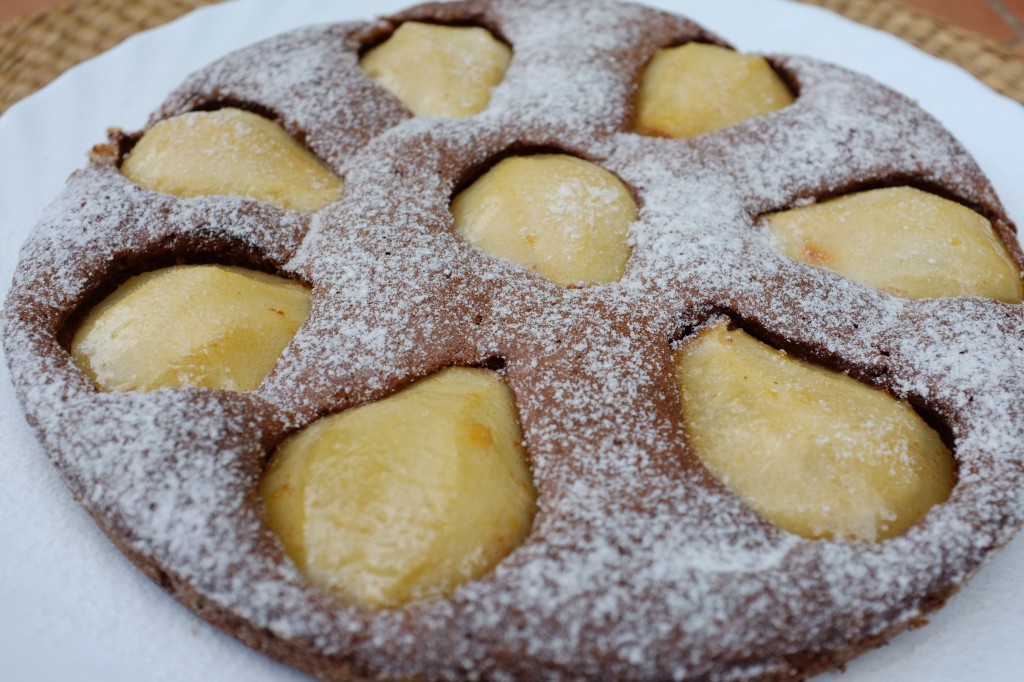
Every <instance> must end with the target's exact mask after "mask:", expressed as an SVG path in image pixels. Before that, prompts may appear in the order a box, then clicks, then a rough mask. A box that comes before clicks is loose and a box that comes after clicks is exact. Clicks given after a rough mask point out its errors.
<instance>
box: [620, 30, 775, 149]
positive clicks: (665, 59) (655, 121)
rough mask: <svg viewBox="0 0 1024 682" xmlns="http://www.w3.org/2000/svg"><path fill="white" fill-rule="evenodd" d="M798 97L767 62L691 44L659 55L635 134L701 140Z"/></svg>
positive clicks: (646, 75) (649, 70) (642, 91)
mask: <svg viewBox="0 0 1024 682" xmlns="http://www.w3.org/2000/svg"><path fill="white" fill-rule="evenodd" d="M792 103H793V95H792V94H791V93H790V91H789V88H787V87H786V84H785V83H783V82H782V79H781V78H779V76H778V74H776V73H775V71H773V70H772V67H771V66H770V65H769V64H768V62H767V61H765V59H764V58H763V57H755V56H752V55H745V54H740V53H739V52H735V51H733V50H729V49H726V48H724V47H719V46H717V45H707V44H704V43H686V44H685V45H681V46H679V47H671V48H665V49H661V50H658V51H657V52H656V53H655V54H654V57H652V58H651V60H650V61H649V62H648V63H647V66H646V67H645V69H644V72H643V75H642V76H641V80H640V88H639V91H638V93H637V101H636V124H635V125H636V130H637V132H639V133H642V134H644V135H656V136H659V137H677V138H682V137H696V136H697V135H703V134H704V133H710V132H713V131H715V130H720V129H722V128H727V127H729V126H731V125H735V124H736V123H739V122H740V121H745V120H747V119H749V118H754V117H756V116H763V115H764V114H767V113H770V112H772V111H776V110H778V109H782V108H783V107H786V106H789V105H790V104H792Z"/></svg>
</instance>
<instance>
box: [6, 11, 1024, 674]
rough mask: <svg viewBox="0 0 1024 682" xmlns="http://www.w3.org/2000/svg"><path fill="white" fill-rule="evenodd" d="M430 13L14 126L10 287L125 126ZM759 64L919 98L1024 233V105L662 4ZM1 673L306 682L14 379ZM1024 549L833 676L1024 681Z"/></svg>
mask: <svg viewBox="0 0 1024 682" xmlns="http://www.w3.org/2000/svg"><path fill="white" fill-rule="evenodd" d="M412 1H413V0H376V1H374V2H369V1H367V0H357V1H354V2H348V1H344V0H338V1H336V2H330V3H327V2H323V1H322V0H292V2H288V3H281V2H277V1H276V0H239V1H237V2H229V3H225V4H222V5H215V6H213V7H209V8H206V9H203V10H200V11H197V12H194V13H193V14H190V15H189V16H187V17H185V18H183V19H181V20H179V21H176V22H174V23H172V24H170V25H167V26H164V27H161V28H159V29H156V30H154V31H149V32H146V33H143V34H140V35H138V36H135V37H133V38H131V39H129V40H128V41H126V42H125V43H123V44H122V45H120V46H118V47H117V48H115V49H113V50H111V51H110V52H107V53H106V54H104V55H102V56H100V57H98V58H96V59H94V60H91V61H89V62H87V63H85V64H83V65H81V66H78V67H76V68H74V69H72V70H71V71H69V72H68V73H66V74H65V75H64V76H62V77H61V78H60V79H58V80H57V81H56V82H55V83H53V84H52V85H50V86H48V87H47V88H45V89H44V90H43V91H41V92H39V93H37V94H36V95H33V96H32V97H30V98H28V99H26V100H24V101H22V102H20V103H18V104H17V105H15V106H14V107H12V108H11V109H10V110H9V111H8V112H7V113H6V114H4V116H3V117H0V150H3V152H2V153H0V178H2V181H0V234H2V237H3V243H4V244H5V245H6V248H5V249H3V252H2V253H0V282H2V286H3V288H4V294H3V295H6V288H7V287H8V286H9V282H10V280H11V276H12V273H13V271H14V266H15V263H16V260H17V253H16V250H15V248H14V246H15V245H17V244H20V243H21V242H22V241H23V240H24V239H25V237H26V236H27V235H28V232H29V230H30V229H31V227H32V226H33V224H34V223H35V221H36V219H37V218H38V216H39V214H40V212H41V211H42V210H43V208H44V207H45V206H46V204H47V203H49V201H50V200H51V199H52V198H53V197H54V196H55V195H56V194H57V193H58V192H59V191H60V189H61V186H62V185H63V183H64V181H65V179H66V178H67V176H68V174H69V173H70V172H71V171H72V170H74V169H75V168H77V167H79V166H81V165H83V164H84V163H85V154H86V151H87V150H88V149H89V148H90V147H91V146H92V145H93V144H95V143H97V142H100V141H102V140H103V139H104V137H105V135H104V131H105V129H106V128H107V127H108V126H112V125H113V126H119V127H124V128H126V129H137V128H139V127H141V126H142V125H143V123H144V122H145V120H146V118H147V116H148V114H149V112H150V111H151V110H153V109H155V108H156V107H157V105H158V104H159V103H160V102H161V101H162V99H163V98H164V96H165V95H166V94H167V92H168V91H169V90H170V89H171V88H172V87H173V86H175V85H176V84H177V83H178V82H179V81H180V80H182V78H184V76H185V75H186V74H187V73H189V72H190V71H192V70H194V69H196V68H199V67H200V66H202V65H204V64H206V63H208V62H209V61H211V60H213V59H215V58H217V57H219V56H221V55H223V54H224V53H226V52H228V51H229V50H232V49H235V48H238V47H241V46H243V45H246V44H248V43H250V42H252V41H254V40H257V39H260V38H263V37H266V36H269V35H272V34H274V33H278V32H280V31H283V30H286V29H289V28H293V27H297V26H301V25H305V24H310V23H316V22H323V21H336V20H346V19H363V18H369V17H370V16H371V15H373V14H380V13H387V12H390V11H394V10H396V9H399V8H400V7H402V6H405V5H407V4H410V3H411V2H412ZM650 4H653V5H656V6H661V7H663V8H665V9H669V10H671V11H676V12H678V13H681V14H686V15H688V16H690V17H692V18H694V19H695V20H697V21H699V22H701V23H703V24H704V25H705V26H706V27H708V28H710V29H711V30H713V31H716V32H718V33H719V34H720V35H722V36H723V37H725V38H726V39H727V40H730V41H731V42H732V43H734V44H735V45H736V46H737V47H739V48H740V49H742V50H747V51H765V52H791V53H794V54H805V55H809V56H813V57H818V58H821V59H825V60H828V61H832V62H836V63H839V64H843V65H845V66H848V67H850V68H853V69H856V70H858V71H862V72H864V73H868V74H870V75H872V76H874V77H875V78H877V79H879V80H881V81H883V82H884V83H886V84H888V85H891V86H893V87H895V88H897V89H899V90H902V91H903V92H905V93H907V94H909V95H910V96H912V97H914V98H915V99H917V100H918V101H919V102H920V103H921V105H922V106H924V108H925V109H927V110H929V111H930V112H932V113H933V114H935V115H936V116H938V117H939V118H940V119H941V120H942V121H943V122H944V123H945V124H946V125H947V127H949V128H950V129H951V130H952V131H953V132H954V134H956V135H957V137H959V138H960V140H961V141H962V142H963V143H964V144H965V145H966V146H967V147H968V148H969V149H970V151H971V152H972V153H973V154H974V155H975V157H976V158H977V159H978V161H979V163H980V164H981V166H982V167H983V168H984V169H985V171H986V172H987V173H988V174H989V176H990V177H991V178H992V180H993V182H994V184H995V186H996V189H997V190H998V192H999V193H1000V195H1001V197H1002V199H1003V201H1004V203H1005V204H1006V205H1007V207H1008V209H1009V212H1010V215H1011V217H1013V218H1015V219H1016V221H1017V222H1018V223H1022V224H1024V188H1022V187H1021V185H1020V181H1019V179H1018V178H1019V177H1020V175H1019V174H1020V168H1019V166H1020V159H1022V158H1024V108H1022V107H1021V106H1020V105H1019V104H1018V103H1016V102H1013V101H1011V100H1009V99H1007V98H1004V97H1001V96H999V95H997V94H995V93H993V92H992V91H991V90H989V89H987V88H986V87H984V86H983V85H981V84H980V83H978V82H977V81H975V80H974V79H973V78H972V77H970V76H969V75H967V74H966V73H965V72H963V71H961V70H960V69H958V68H956V67H954V66H951V65H949V64H947V63H945V62H941V61H938V60H936V59H934V58H932V57H929V56H927V55H925V54H924V53H921V52H919V51H917V50H916V49H914V48H912V47H910V46H909V45H907V44H905V43H903V42H902V41H899V40H898V39H896V38H893V37H892V36H890V35H888V34H884V33H881V32H877V31H873V30H871V29H867V28H864V27H863V26H860V25H858V24H854V23H852V22H849V21H846V20H844V19H842V18H840V17H838V16H836V15H833V14H831V13H829V12H826V11H823V10H819V9H817V8H815V7H809V6H806V5H800V4H796V3H791V2H786V1H785V0H714V1H712V0H680V1H678V2H672V1H671V0H656V1H654V2H650ZM0 433H3V434H4V437H5V439H6V440H7V447H6V448H5V452H4V453H3V455H2V456H0V666H2V669H3V673H2V676H3V677H4V678H5V679H14V680H24V681H26V682H30V681H36V680H60V681H62V682H64V681H72V680H105V681H106V682H122V681H123V682H129V681H130V682H139V681H157V680H168V681H174V682H180V681H181V680H203V679H205V680H218V681H220V682H232V681H235V680H238V681H239V682H241V681H243V680H244V681H245V682H265V681H277V682H280V681H282V680H301V679H305V678H304V677H303V676H301V675H299V674H297V673H295V672H293V671H291V670H289V669H287V668H284V667H282V666H280V665H278V664H276V663H273V662H271V661H269V660H268V659H266V658H264V657H262V656H260V655H259V654H256V653H254V652H252V651H250V650H249V649H247V648H246V647H244V646H243V645H241V644H239V643H237V642H235V641H234V640H233V639H231V638H230V637H227V636H225V635H223V634H221V633H219V632H218V631H217V630H215V629H214V628H212V627H210V626H209V625H207V624H206V623H204V622H202V621H200V620H199V619H198V618H195V617H194V616H192V615H191V614H190V613H188V612H187V611H186V610H185V609H184V608H182V607H180V606H179V605H178V604H177V602H175V601H174V600H173V599H171V598H169V597H167V596H166V595H165V594H164V593H163V592H161V591H160V590H159V589H158V588H157V587H156V586H155V585H153V584H152V583H150V582H149V581H148V580H147V579H146V578H144V577H143V576H142V575H141V574H140V573H139V572H138V571H136V570H135V569H134V568H133V567H132V566H131V565H130V564H129V563H128V561H127V560H125V559H124V558H123V557H122V556H121V555H120V554H119V553H118V552H117V550H116V549H114V547H113V546H112V545H111V544H110V543H109V542H108V541H107V540H106V538H105V537H103V535H101V534H100V532H99V531H98V530H97V529H96V528H95V527H94V526H93V524H92V522H91V521H90V520H89V518H88V517H87V516H86V515H85V514H84V513H83V512H82V511H81V510H80V509H79V507H78V506H77V505H76V504H75V502H74V501H73V500H72V499H71V496H70V495H69V494H68V492H67V490H66V489H65V488H64V486H63V484H62V483H61V481H60V479H59V477H58V475H57V474H56V472H55V471H54V469H53V468H52V467H51V466H50V465H49V464H48V462H47V460H46V458H45V456H44V453H43V452H42V451H41V449H40V447H39V446H38V445H37V444H36V442H35V438H34V437H33V435H32V433H31V432H30V430H29V428H28V426H27V425H26V424H25V421H24V419H23V417H22V415H21V411H20V408H19V407H18V405H17V402H16V400H15V399H14V396H13V392H12V389H11V385H10V380H9V376H8V373H7V368H6V365H4V366H3V367H2V368H0ZM1022 576H1024V538H1021V537H1018V538H1017V539H1016V540H1015V541H1014V542H1012V543H1010V545H1009V546H1008V547H1007V548H1006V549H1005V550H1003V551H1002V552H1001V553H999V554H998V555H997V556H996V557H995V558H994V559H993V560H992V561H991V562H990V563H989V565H987V566H986V567H985V568H984V569H983V570H982V572H981V574H980V575H979V576H978V577H977V578H975V579H974V581H973V582H972V583H971V584H970V585H969V586H968V587H967V588H966V589H964V590H963V591H962V592H961V593H960V594H959V595H958V596H956V597H954V598H953V600H952V601H951V602H950V603H949V604H948V605H947V606H946V608H944V609H943V610H942V611H940V612H939V613H938V614H937V615H936V616H935V617H934V619H933V621H932V623H931V624H930V625H929V626H928V627H926V628H923V629H921V630H917V631H914V632H910V633H906V634H904V635H901V636H900V637H898V638H896V640H895V641H893V642H892V643H891V644H890V645H889V646H886V647H884V648H882V649H880V650H877V651H873V652H871V653H869V654H867V655H865V656H863V657H861V658H859V659H857V660H856V661H854V662H853V663H852V664H851V665H850V666H849V667H848V670H847V672H846V673H845V674H839V673H830V674H827V675H824V676H822V677H821V678H819V679H820V680H827V681H829V682H831V681H833V680H834V681H839V680H841V681H842V682H867V681H869V680H933V681H942V680H956V681H958V682H981V681H985V682H1000V681H1002V680H1010V679H1020V678H1019V677H1017V675H1019V674H1020V671H1021V670H1024V646H1021V636H1022V634H1021V633H1024V580H1022V579H1021V578H1022Z"/></svg>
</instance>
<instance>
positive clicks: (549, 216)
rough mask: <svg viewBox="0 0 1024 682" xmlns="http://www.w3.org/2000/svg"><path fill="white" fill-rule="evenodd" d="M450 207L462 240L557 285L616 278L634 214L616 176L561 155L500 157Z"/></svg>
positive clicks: (623, 263) (622, 266)
mask: <svg viewBox="0 0 1024 682" xmlns="http://www.w3.org/2000/svg"><path fill="white" fill-rule="evenodd" d="M451 212H452V216H453V217H454V219H455V230H456V232H457V233H458V234H459V235H460V236H461V237H462V238H463V239H465V240H466V241H467V242H469V243H470V244H472V245H474V246H476V247H477V248H479V249H481V250H483V251H486V252H487V253H490V254H492V255H494V256H497V257H499V258H503V259H505V260H509V261H512V262H513V263H517V264H518V265H521V266H522V267H524V268H527V269H528V270H532V271H534V272H536V273H537V274H539V275H541V276H542V277H545V278H547V279H549V280H551V281H552V282H555V283H556V284H560V285H562V286H569V285H579V284H605V283H608V282H614V281H617V280H618V279H619V278H621V277H622V275H623V274H624V273H625V271H626V261H628V260H629V256H630V252H631V248H630V245H629V227H630V225H631V224H632V223H633V222H634V221H635V220H636V219H637V207H636V203H635V202H634V201H633V197H632V195H630V193H629V190H628V189H627V188H626V186H625V185H624V184H623V183H622V181H621V180H619V179H618V178H617V177H616V176H615V175H613V174H612V173H609V172H608V171H606V170H605V169H603V168H601V167H600V166H598V165H596V164H593V163H590V162H589V161H584V160H583V159H579V158H576V157H574V156H568V155H565V154H535V155H530V156H513V157H509V158H506V159H503V160H502V161H500V162H499V163H497V164H496V165H495V166H494V167H493V168H491V169H490V170H489V171H487V172H486V173H485V174H484V175H482V176H481V177H480V178H479V179H477V181H476V182H474V183H473V184H472V185H470V186H469V187H468V188H467V189H465V190H463V191H462V192H461V193H460V194H459V195H458V196H457V197H455V200H454V201H452V204H451Z"/></svg>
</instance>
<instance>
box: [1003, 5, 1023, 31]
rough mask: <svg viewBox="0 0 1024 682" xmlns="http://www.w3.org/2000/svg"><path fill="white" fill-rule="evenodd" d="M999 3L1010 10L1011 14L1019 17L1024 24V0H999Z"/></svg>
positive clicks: (1018, 19)
mask: <svg viewBox="0 0 1024 682" xmlns="http://www.w3.org/2000/svg"><path fill="white" fill-rule="evenodd" d="M997 4H999V5H1002V6H1003V7H1005V8H1006V9H1007V10H1009V11H1010V14H1012V15H1013V16H1015V17H1017V21H1019V22H1020V23H1021V25H1022V26H1024V0H998V2H997Z"/></svg>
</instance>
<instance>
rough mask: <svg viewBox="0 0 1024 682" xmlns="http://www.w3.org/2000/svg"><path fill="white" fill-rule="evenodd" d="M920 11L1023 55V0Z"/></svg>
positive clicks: (961, 1) (34, 0) (20, 1)
mask: <svg viewBox="0 0 1024 682" xmlns="http://www.w3.org/2000/svg"><path fill="white" fill-rule="evenodd" d="M67 2H68V0H2V2H0V22H4V21H9V20H11V19H14V18H16V17H20V16H23V15H26V14H30V13H32V12H38V11H40V10H44V9H47V8H50V7H54V6H56V5H62V4H65V3H67ZM898 4H901V5H904V6H906V7H912V8H916V9H922V10H925V11H927V12H930V13H931V14H933V15H935V16H936V17H937V18H939V19H942V20H943V21H945V22H947V23H948V24H950V25H952V26H957V27H960V28H964V29H967V30H969V31H973V32H975V33H978V34H980V35H983V36H985V37H987V38H990V39H991V40H993V41H995V42H997V43H999V44H1000V45H1001V46H1002V47H1004V48H1006V49H1007V50H1009V51H1011V52H1013V53H1015V54H1018V55H1021V56H1024V0H957V1H956V2H951V1H950V0H898Z"/></svg>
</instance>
